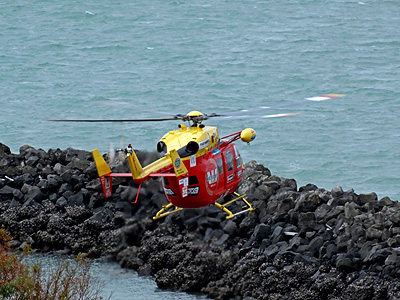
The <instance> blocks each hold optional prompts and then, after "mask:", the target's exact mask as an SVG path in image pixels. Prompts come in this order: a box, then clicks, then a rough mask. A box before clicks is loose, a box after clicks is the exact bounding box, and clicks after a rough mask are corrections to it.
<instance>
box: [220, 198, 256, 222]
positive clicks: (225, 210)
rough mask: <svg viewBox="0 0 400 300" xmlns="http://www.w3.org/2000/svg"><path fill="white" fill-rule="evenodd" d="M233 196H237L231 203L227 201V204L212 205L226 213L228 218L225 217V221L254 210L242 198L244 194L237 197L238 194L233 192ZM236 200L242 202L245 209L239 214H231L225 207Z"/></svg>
mask: <svg viewBox="0 0 400 300" xmlns="http://www.w3.org/2000/svg"><path fill="white" fill-rule="evenodd" d="M234 194H235V195H236V196H237V197H236V198H235V199H233V200H231V201H229V202H227V203H224V204H220V203H218V202H215V203H214V204H215V205H216V206H217V207H219V208H220V209H222V210H223V211H224V212H226V213H227V214H228V216H227V217H226V218H227V219H231V218H233V217H235V216H237V215H240V214H242V213H245V212H246V211H252V210H254V209H255V208H253V206H251V204H250V203H249V202H248V201H247V200H246V199H245V198H244V196H246V194H243V195H241V196H240V195H239V194H238V193H236V192H234ZM238 200H242V201H243V202H244V203H245V204H246V205H247V207H248V208H247V209H245V210H242V211H239V212H237V213H235V214H234V213H232V212H231V211H230V210H229V209H227V208H226V206H227V205H229V204H231V203H233V202H235V201H238Z"/></svg>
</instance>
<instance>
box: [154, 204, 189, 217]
mask: <svg viewBox="0 0 400 300" xmlns="http://www.w3.org/2000/svg"><path fill="white" fill-rule="evenodd" d="M172 206H174V205H173V204H172V203H168V204H167V205H163V206H162V209H160V211H159V212H158V213H157V214H156V215H155V216H154V217H153V220H157V219H160V218H163V217H166V216H168V215H171V214H173V213H176V212H178V211H181V210H182V209H183V208H180V207H178V206H175V209H174V210H170V211H167V210H168V209H169V208H171V207H172Z"/></svg>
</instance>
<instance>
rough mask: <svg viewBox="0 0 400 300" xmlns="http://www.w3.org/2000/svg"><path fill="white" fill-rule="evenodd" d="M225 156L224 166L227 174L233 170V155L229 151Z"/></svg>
mask: <svg viewBox="0 0 400 300" xmlns="http://www.w3.org/2000/svg"><path fill="white" fill-rule="evenodd" d="M225 155H226V164H227V167H228V172H229V171H232V170H233V155H232V152H231V151H230V150H226V152H225Z"/></svg>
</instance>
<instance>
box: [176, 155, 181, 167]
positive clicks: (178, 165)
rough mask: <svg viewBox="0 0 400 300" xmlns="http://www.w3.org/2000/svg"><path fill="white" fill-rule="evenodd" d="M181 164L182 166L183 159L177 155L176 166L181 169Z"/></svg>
mask: <svg viewBox="0 0 400 300" xmlns="http://www.w3.org/2000/svg"><path fill="white" fill-rule="evenodd" d="M180 166H181V159H180V158H179V157H177V158H176V159H175V168H177V169H179V167H180Z"/></svg>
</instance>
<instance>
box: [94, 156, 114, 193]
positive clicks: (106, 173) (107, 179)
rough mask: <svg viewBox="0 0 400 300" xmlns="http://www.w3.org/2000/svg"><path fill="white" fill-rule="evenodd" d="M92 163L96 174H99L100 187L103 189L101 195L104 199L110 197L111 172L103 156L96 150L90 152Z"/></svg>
mask: <svg viewBox="0 0 400 300" xmlns="http://www.w3.org/2000/svg"><path fill="white" fill-rule="evenodd" d="M92 155H93V158H94V162H95V163H96V168H97V174H99V177H100V182H101V186H102V188H103V193H104V196H105V197H106V198H108V197H110V196H111V194H112V179H111V176H110V174H111V170H110V168H109V167H108V165H107V163H106V161H105V160H104V158H103V156H101V154H100V151H99V150H98V149H94V150H93V151H92Z"/></svg>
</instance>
